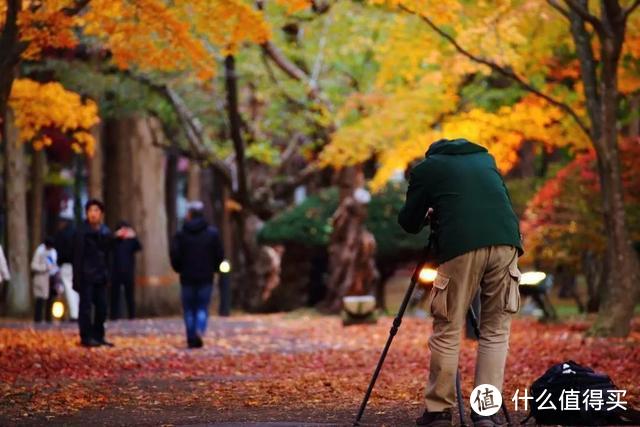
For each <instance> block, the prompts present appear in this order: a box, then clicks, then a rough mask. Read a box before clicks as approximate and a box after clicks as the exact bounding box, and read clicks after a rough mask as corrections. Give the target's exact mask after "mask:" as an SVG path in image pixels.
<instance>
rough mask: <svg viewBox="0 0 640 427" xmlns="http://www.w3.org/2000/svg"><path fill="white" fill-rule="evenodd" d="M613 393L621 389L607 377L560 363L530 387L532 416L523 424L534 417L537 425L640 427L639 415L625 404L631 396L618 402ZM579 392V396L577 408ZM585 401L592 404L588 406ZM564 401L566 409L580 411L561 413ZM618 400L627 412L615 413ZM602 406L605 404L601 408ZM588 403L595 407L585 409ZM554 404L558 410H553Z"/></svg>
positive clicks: (584, 368) (586, 369)
mask: <svg viewBox="0 0 640 427" xmlns="http://www.w3.org/2000/svg"><path fill="white" fill-rule="evenodd" d="M611 390H620V389H619V388H618V387H616V385H615V384H614V383H613V381H611V378H609V376H608V375H606V374H603V373H599V372H594V370H593V369H591V368H587V367H585V366H581V365H578V364H577V363H576V362H574V361H573V360H569V361H566V362H564V363H558V364H557V365H553V366H552V367H551V368H549V370H547V372H545V373H544V375H543V376H541V377H540V378H538V379H537V380H535V381H534V382H533V384H532V385H531V396H532V397H533V399H531V400H530V401H529V405H530V408H531V412H530V413H529V416H528V417H527V419H525V420H524V421H522V424H524V423H525V422H526V421H527V420H528V419H529V418H531V417H533V418H535V420H536V423H538V424H551V425H558V424H561V425H579V426H608V425H640V412H638V411H636V410H634V409H632V408H631V407H630V406H629V405H628V404H627V403H626V402H625V401H626V399H628V398H629V396H628V395H626V396H620V398H619V399H617V398H616V396H615V394H612V393H611V392H610V391H611ZM563 391H564V393H567V396H571V397H570V400H568V399H569V398H568V397H567V396H563ZM576 392H577V393H579V394H578V397H577V401H578V402H577V405H576V401H575V400H576ZM600 394H601V399H600ZM589 398H591V399H589ZM585 399H589V401H588V402H585ZM563 400H564V402H565V408H575V407H576V406H577V407H578V408H579V409H577V410H576V409H573V410H567V409H565V410H561V408H562V407H563V406H562V401H563ZM615 400H620V401H621V402H625V403H624V404H622V406H624V407H625V408H626V410H625V409H622V408H620V407H619V406H618V407H616V408H615V409H612V408H613V407H614V406H615V404H614V403H613V401H615ZM599 402H602V405H601V406H600V405H599V404H598V403H599ZM585 403H594V405H591V404H587V405H585ZM552 404H553V405H554V406H555V407H556V409H552V408H551V405H552ZM548 408H551V409H548Z"/></svg>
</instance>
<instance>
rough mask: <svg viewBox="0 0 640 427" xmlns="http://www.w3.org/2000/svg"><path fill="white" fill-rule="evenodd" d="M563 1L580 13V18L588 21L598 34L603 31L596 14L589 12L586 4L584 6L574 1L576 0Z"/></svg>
mask: <svg viewBox="0 0 640 427" xmlns="http://www.w3.org/2000/svg"><path fill="white" fill-rule="evenodd" d="M564 2H565V3H566V4H567V6H569V8H571V10H573V11H574V12H575V13H577V14H578V15H580V17H581V18H582V19H584V20H585V21H587V22H588V23H590V24H591V25H592V26H593V28H594V29H595V30H596V32H597V33H598V34H600V35H602V34H603V33H604V32H605V28H604V26H603V25H602V21H601V20H600V19H598V17H597V16H595V15H593V14H591V13H589V10H588V5H587V6H586V7H585V6H583V5H581V4H580V3H578V2H576V0H564Z"/></svg>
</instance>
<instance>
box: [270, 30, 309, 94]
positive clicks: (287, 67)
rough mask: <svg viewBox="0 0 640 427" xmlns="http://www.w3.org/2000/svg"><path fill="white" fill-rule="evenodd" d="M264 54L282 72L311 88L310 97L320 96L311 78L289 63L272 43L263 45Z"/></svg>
mask: <svg viewBox="0 0 640 427" xmlns="http://www.w3.org/2000/svg"><path fill="white" fill-rule="evenodd" d="M261 47H262V50H263V52H264V53H265V54H266V55H267V57H269V58H270V59H271V60H272V61H273V62H274V63H275V64H276V65H277V66H278V67H279V68H280V69H281V70H282V71H284V72H285V73H286V74H287V75H288V76H289V77H291V78H292V79H294V80H298V81H300V82H303V83H305V84H306V85H307V86H308V87H309V95H310V96H311V97H313V98H315V97H316V96H317V95H318V88H317V86H315V85H314V84H313V81H311V80H310V79H309V76H307V74H306V73H305V72H304V71H303V70H302V69H300V67H298V66H297V65H296V64H294V63H293V62H291V61H289V58H287V57H286V56H285V55H284V54H283V53H282V52H280V50H279V49H278V48H277V47H276V46H275V45H274V44H273V43H271V42H270V41H268V42H266V43H263V44H262V45H261Z"/></svg>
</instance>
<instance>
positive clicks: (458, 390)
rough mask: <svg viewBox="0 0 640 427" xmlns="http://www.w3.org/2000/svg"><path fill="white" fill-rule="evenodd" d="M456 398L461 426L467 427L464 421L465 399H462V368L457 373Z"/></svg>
mask: <svg viewBox="0 0 640 427" xmlns="http://www.w3.org/2000/svg"><path fill="white" fill-rule="evenodd" d="M456 397H457V400H458V412H459V413H460V425H461V426H463V427H464V426H466V425H467V424H466V423H465V421H464V398H463V397H462V385H461V384H460V368H458V371H457V372H456Z"/></svg>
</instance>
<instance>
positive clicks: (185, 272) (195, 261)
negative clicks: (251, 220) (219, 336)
mask: <svg viewBox="0 0 640 427" xmlns="http://www.w3.org/2000/svg"><path fill="white" fill-rule="evenodd" d="M170 258H171V266H172V267H173V269H174V270H175V271H176V272H177V273H179V274H180V288H181V289H180V293H181V299H182V308H183V311H184V323H185V327H186V332H187V345H188V346H189V348H199V347H202V345H203V342H202V337H203V335H204V333H205V331H206V329H207V321H208V318H209V303H210V301H211V294H212V292H213V276H214V274H215V273H216V272H218V271H219V266H220V263H221V262H222V261H223V259H224V250H223V247H222V242H221V241H220V235H219V234H218V230H217V229H216V228H215V227H213V226H211V225H209V224H208V223H207V221H206V220H205V218H204V205H203V203H202V202H201V201H192V202H189V203H188V206H187V217H186V221H185V222H184V224H183V226H182V229H181V230H180V231H178V232H177V233H176V235H175V236H174V237H173V239H172V242H171V249H170Z"/></svg>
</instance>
